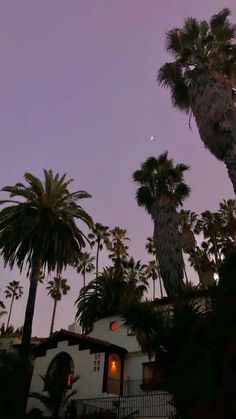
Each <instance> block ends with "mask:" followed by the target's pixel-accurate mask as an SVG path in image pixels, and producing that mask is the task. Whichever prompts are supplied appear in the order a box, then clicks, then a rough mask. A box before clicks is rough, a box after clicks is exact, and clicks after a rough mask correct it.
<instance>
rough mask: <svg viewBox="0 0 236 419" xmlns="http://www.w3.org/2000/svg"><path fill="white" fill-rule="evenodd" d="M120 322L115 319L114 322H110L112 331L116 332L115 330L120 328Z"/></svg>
mask: <svg viewBox="0 0 236 419" xmlns="http://www.w3.org/2000/svg"><path fill="white" fill-rule="evenodd" d="M118 327H119V326H118V323H117V322H116V321H114V322H111V323H110V330H111V331H112V332H114V331H115V330H117V329H118Z"/></svg>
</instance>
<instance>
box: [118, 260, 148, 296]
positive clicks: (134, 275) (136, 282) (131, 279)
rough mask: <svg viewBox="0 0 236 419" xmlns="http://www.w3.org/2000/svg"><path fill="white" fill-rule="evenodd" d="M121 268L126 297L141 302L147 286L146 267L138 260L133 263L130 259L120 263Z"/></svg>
mask: <svg viewBox="0 0 236 419" xmlns="http://www.w3.org/2000/svg"><path fill="white" fill-rule="evenodd" d="M122 268H123V269H122V277H123V279H124V281H126V295H127V297H130V296H131V297H135V298H136V299H137V300H141V299H142V297H143V294H144V293H145V292H146V291H147V286H148V280H147V274H146V265H143V264H142V263H141V261H140V260H138V261H135V260H134V258H133V257H130V258H129V259H125V260H123V261H122Z"/></svg>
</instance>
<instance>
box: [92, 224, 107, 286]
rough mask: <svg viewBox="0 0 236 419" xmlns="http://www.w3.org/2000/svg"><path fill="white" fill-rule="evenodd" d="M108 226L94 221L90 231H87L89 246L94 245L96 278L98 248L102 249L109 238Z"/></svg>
mask: <svg viewBox="0 0 236 419" xmlns="http://www.w3.org/2000/svg"><path fill="white" fill-rule="evenodd" d="M109 235H110V233H109V227H107V226H104V225H102V224H101V223H95V224H94V226H93V228H92V232H91V233H89V235H88V238H89V239H90V244H91V246H92V247H93V246H95V245H96V278H97V277H98V272H99V269H98V261H99V253H100V250H102V249H103V245H104V244H106V243H107V242H108V239H109Z"/></svg>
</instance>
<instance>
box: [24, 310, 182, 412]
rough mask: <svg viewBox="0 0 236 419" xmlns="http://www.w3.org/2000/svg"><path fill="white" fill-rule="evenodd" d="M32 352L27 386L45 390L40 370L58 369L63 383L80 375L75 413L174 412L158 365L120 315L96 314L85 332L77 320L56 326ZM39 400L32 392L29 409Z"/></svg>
mask: <svg viewBox="0 0 236 419" xmlns="http://www.w3.org/2000/svg"><path fill="white" fill-rule="evenodd" d="M34 356H35V360H34V370H33V376H32V381H31V388H30V392H39V393H43V392H44V391H46V388H45V383H44V382H43V380H42V379H41V377H40V376H43V377H46V376H50V374H53V373H55V371H56V370H57V371H58V373H59V375H57V377H60V379H61V380H64V381H63V382H64V383H65V386H67V388H70V387H71V383H72V381H73V377H75V376H79V379H78V380H77V381H76V382H75V383H74V384H73V389H75V390H77V393H76V394H75V396H74V405H75V406H76V409H77V412H78V413H82V412H86V413H93V412H96V411H103V412H111V411H112V412H114V413H115V414H116V417H119V418H126V417H134V418H139V419H141V418H146V419H148V418H163V419H164V418H165V419H167V418H170V417H171V414H172V413H174V409H173V407H172V405H171V397H170V395H169V394H168V393H167V392H166V391H165V390H164V386H163V382H162V376H161V374H160V370H158V365H157V364H156V363H154V362H152V361H150V360H149V358H148V356H147V355H145V354H144V353H142V351H141V349H140V347H139V344H138V342H137V340H136V337H135V336H134V335H132V334H131V333H129V330H128V329H127V328H126V327H125V326H124V325H123V323H122V320H121V319H120V318H119V317H110V318H104V319H101V320H98V321H97V322H96V323H95V325H94V329H93V331H92V332H91V333H90V334H89V335H83V334H82V333H81V330H80V328H79V326H78V325H77V324H73V325H71V326H69V328H68V330H60V331H58V332H55V333H54V334H53V335H52V336H51V337H49V338H47V339H44V340H43V341H42V342H41V343H39V344H38V345H37V346H36V347H35V348H34ZM57 379H59V378H57ZM45 394H47V393H45ZM39 403H40V402H39V401H38V400H36V399H34V398H31V397H30V398H29V399H28V405H27V410H28V411H30V410H31V409H32V408H35V407H40V408H42V406H40V404H39ZM107 416H108V415H107Z"/></svg>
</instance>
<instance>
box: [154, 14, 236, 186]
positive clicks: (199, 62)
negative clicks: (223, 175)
mask: <svg viewBox="0 0 236 419" xmlns="http://www.w3.org/2000/svg"><path fill="white" fill-rule="evenodd" d="M229 15H230V11H229V9H227V8H224V9H222V10H221V11H220V12H219V13H218V14H216V15H214V16H212V18H211V19H210V21H209V23H208V22H206V21H205V20H203V21H200V22H199V21H197V20H196V19H194V18H191V17H190V18H187V19H186V20H185V24H184V26H183V27H182V28H174V29H172V30H170V31H169V32H167V35H166V49H167V51H168V52H170V53H171V54H172V56H173V57H174V61H172V62H169V63H166V64H165V65H163V66H162V67H161V68H160V69H159V73H158V80H159V83H160V84H161V85H163V86H166V87H168V88H169V89H170V92H171V99H172V103H173V105H174V106H175V107H177V108H179V109H180V110H181V111H184V112H189V111H191V112H192V113H193V115H194V117H195V120H196V123H197V126H198V130H199V133H200V137H201V139H202V141H203V143H204V145H205V147H207V148H208V149H209V150H210V152H211V153H212V154H214V156H215V157H216V158H217V159H219V160H221V161H223V162H224V163H225V165H226V167H227V169H228V174H229V177H230V180H231V182H232V184H233V188H234V192H235V193H236V130H235V126H236V109H235V87H236V44H235V36H236V26H235V25H232V24H230V22H229V19H228V17H229Z"/></svg>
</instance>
